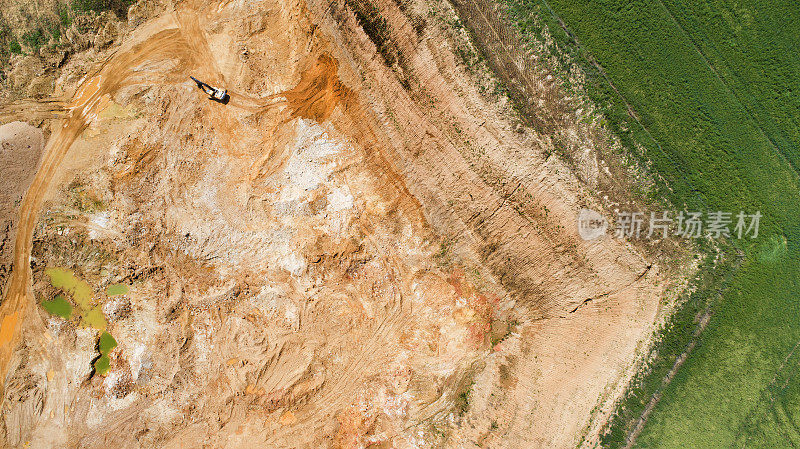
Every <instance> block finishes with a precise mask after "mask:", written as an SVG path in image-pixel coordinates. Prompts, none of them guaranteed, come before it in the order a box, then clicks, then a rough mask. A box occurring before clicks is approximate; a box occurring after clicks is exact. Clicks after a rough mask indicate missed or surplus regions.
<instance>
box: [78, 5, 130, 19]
mask: <svg viewBox="0 0 800 449" xmlns="http://www.w3.org/2000/svg"><path fill="white" fill-rule="evenodd" d="M134 3H135V1H134V0H72V3H70V7H71V8H72V9H73V10H74V11H77V12H88V11H93V12H96V13H101V12H103V11H111V12H113V13H114V14H116V15H117V17H119V18H120V19H124V18H126V17H127V15H128V8H129V7H130V6H131V5H132V4H134Z"/></svg>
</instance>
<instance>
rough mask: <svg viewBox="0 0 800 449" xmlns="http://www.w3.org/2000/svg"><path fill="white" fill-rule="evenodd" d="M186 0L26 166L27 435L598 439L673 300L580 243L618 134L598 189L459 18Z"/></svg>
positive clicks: (61, 122)
mask: <svg viewBox="0 0 800 449" xmlns="http://www.w3.org/2000/svg"><path fill="white" fill-rule="evenodd" d="M162 9H163V11H164V12H163V13H161V14H159V15H158V16H157V17H154V18H152V19H150V20H149V21H147V22H146V23H144V24H142V25H140V26H139V27H138V28H136V29H135V30H134V31H132V32H130V33H129V34H127V35H126V36H125V37H124V39H123V40H122V44H121V45H119V46H118V47H114V48H112V49H109V50H108V51H107V54H106V55H105V60H104V62H102V63H98V64H97V66H96V67H95V69H94V70H93V71H90V72H89V73H88V74H87V76H86V77H84V78H83V79H73V78H70V77H63V78H62V79H61V81H60V82H61V84H60V85H59V86H57V88H58V89H59V91H63V92H65V96H64V98H60V99H56V100H58V101H60V102H62V103H63V104H64V105H66V106H64V107H63V110H62V111H61V112H60V113H59V118H57V119H51V118H48V120H52V122H50V123H51V124H50V128H49V131H50V136H49V139H48V140H47V144H46V146H45V147H44V150H43V153H42V156H41V162H40V164H39V166H38V171H36V175H35V177H33V179H32V180H30V177H31V176H32V173H33V171H32V170H34V169H36V163H35V161H36V160H38V153H37V152H36V151H34V150H33V149H31V150H30V151H29V152H28V153H26V154H27V156H26V158H27V159H25V160H29V161H34V162H30V163H27V165H25V168H24V169H22V168H20V169H14V170H17V171H15V173H17V172H18V173H20V174H19V176H18V177H17V178H14V182H13V183H11V184H13V185H14V186H17V187H16V188H18V189H20V190H19V191H20V192H21V191H23V190H24V189H25V188H27V184H26V183H30V187H29V188H28V189H27V194H26V196H25V198H24V200H23V201H22V202H21V203H20V205H19V208H18V209H19V212H18V216H19V219H18V220H17V222H16V225H15V226H16V229H17V231H16V234H8V232H9V231H8V230H7V231H6V233H7V235H8V237H6V240H4V242H5V241H14V242H16V243H15V246H14V253H13V271H12V272H11V274H10V276H9V277H8V279H7V281H6V282H5V284H6V285H5V292H4V296H3V302H2V304H0V372H1V373H3V374H4V375H5V378H4V382H3V395H4V402H3V409H2V410H3V415H2V416H3V421H2V426H0V427H2V437H3V438H4V441H5V443H6V445H7V446H11V447H17V446H24V445H28V444H29V445H30V447H67V446H68V447H86V448H94V447H341V448H356V447H399V448H403V447H408V448H410V447H565V446H575V445H577V444H580V443H581V442H582V441H583V442H584V443H586V444H590V443H591V442H592V441H593V438H595V437H596V433H597V432H598V429H599V426H600V425H601V424H602V422H603V419H604V417H605V416H607V414H608V413H609V412H610V407H611V405H612V404H613V401H614V400H615V399H616V396H617V395H618V394H619V388H620V386H621V385H623V384H624V382H625V380H626V379H627V378H628V376H629V375H630V373H631V371H632V369H633V368H634V364H635V361H636V360H637V355H638V354H639V351H640V350H641V348H642V347H643V345H644V344H646V340H647V338H648V337H649V336H650V334H651V332H652V330H653V325H654V322H655V320H656V318H657V315H658V313H659V301H660V298H661V297H662V296H663V292H664V289H665V288H666V286H667V285H668V283H669V276H668V273H667V271H666V270H663V269H662V268H661V267H660V266H659V265H658V264H657V263H655V262H654V261H652V260H648V258H646V257H644V256H642V253H640V251H639V250H637V248H635V247H634V246H632V245H630V244H628V243H626V242H621V241H618V240H613V239H603V240H599V241H593V242H585V241H583V240H581V239H580V238H579V236H578V235H577V230H576V226H575V217H576V214H577V211H578V210H579V209H580V208H581V207H593V208H596V209H599V210H605V208H606V207H607V206H605V205H604V204H603V202H602V201H601V199H599V198H595V196H593V195H594V193H593V192H594V190H593V188H592V179H593V178H592V177H593V175H592V173H595V172H596V171H597V170H598V168H597V161H596V160H594V159H592V158H593V152H592V147H591V146H592V145H593V144H594V142H578V143H579V144H582V145H583V144H585V145H586V147H587V149H586V153H585V154H586V160H584V161H583V162H582V164H583V165H582V166H583V167H589V168H588V169H587V170H584V171H583V172H581V173H575V169H574V167H572V166H568V165H567V164H564V163H562V162H561V161H559V159H558V158H557V157H554V156H552V141H551V139H549V137H548V135H546V134H541V133H538V132H535V131H533V130H525V129H519V127H518V126H515V122H514V119H513V114H512V113H511V110H510V108H509V106H508V105H507V104H505V103H504V101H503V100H502V97H500V96H497V95H492V94H490V93H486V92H483V91H482V90H481V81H480V80H479V79H477V78H476V76H477V75H475V73H473V72H470V71H469V70H467V69H466V68H465V66H464V64H463V63H462V62H460V61H459V59H458V56H457V55H456V48H458V47H459V46H462V45H468V44H469V43H468V41H467V40H466V37H465V35H464V34H463V31H459V30H458V29H454V28H453V27H451V26H449V25H448V22H447V20H448V18H450V17H453V11H452V10H451V9H450V8H449V6H448V5H447V4H446V3H436V2H432V3H423V2H419V3H415V2H404V3H403V2H401V3H395V2H390V1H378V2H374V3H363V2H358V1H356V2H344V1H333V2H317V1H311V2H309V3H305V2H304V1H302V0H290V1H287V2H276V1H274V0H263V1H253V2H247V3H245V2H232V1H223V2H194V1H188V2H181V3H177V4H174V5H165V6H163V8H162ZM160 10H161V9H160ZM375 12H378V13H379V16H380V17H383V18H385V21H384V22H380V21H375V20H372V19H370V17H373V16H370V14H372V13H375ZM373 18H374V17H373ZM370 20H372V21H370ZM376 24H377V25H376ZM365 30H366V32H365ZM64 70H65V71H68V70H69V62H68V63H67V66H65V69H64ZM190 74H191V75H194V76H195V77H197V78H199V79H201V80H204V81H207V82H209V83H210V84H212V85H219V86H225V87H226V88H228V89H229V92H230V93H231V101H230V102H229V103H228V104H227V105H222V104H218V103H214V102H211V101H208V99H207V98H205V97H204V96H203V95H202V93H200V92H199V91H198V90H197V89H196V87H195V86H194V84H193V83H192V82H191V81H189V80H188V75H190ZM52 101H55V100H52ZM48 104H50V105H53V104H61V103H57V102H56V103H53V102H51V103H48ZM545 106H546V104H545ZM34 109H35V108H34ZM43 109H46V110H47V114H52V110H51V109H52V108H43ZM4 116H8V115H4ZM8 126H11V125H4V127H3V128H0V134H2V133H3V131H4V129H5V127H8ZM548 132H554V131H552V130H550V131H548ZM559 132H562V133H567V134H568V133H569V132H570V130H569V129H562V130H559ZM0 138H2V136H1V135H0ZM40 145H41V144H40ZM34 147H35V145H34ZM34 147H31V148H34ZM3 148H5V146H4V147H3ZM15 151H16V150H15ZM2 156H3V157H4V158H5V153H3V154H2ZM4 160H5V159H4ZM20 160H21V159H20ZM571 167H572V168H571ZM2 169H3V170H8V168H7V167H5V166H4V167H3V168H2ZM16 195H19V194H18V193H17V194H16ZM12 196H13V195H12ZM9 198H12V197H9ZM9 201H10V200H9ZM15 213H16V212H15ZM9 239H10V240H9ZM5 246H7V245H6V244H5V243H4V246H3V251H7V250H5V249H4V248H5ZM0 254H5V253H0ZM53 267H61V268H67V269H69V270H71V271H72V272H74V274H75V275H76V276H77V277H78V278H80V279H81V280H83V281H85V282H86V284H88V285H89V286H90V288H91V290H92V292H93V295H92V298H91V305H92V306H93V307H98V308H99V309H101V310H102V312H103V315H104V317H105V320H106V324H105V329H104V330H105V331H107V332H109V333H110V334H112V335H113V336H114V339H115V340H116V342H117V343H118V345H117V346H116V347H115V348H113V350H111V352H110V355H109V358H110V369H109V371H108V372H106V373H105V374H101V373H98V372H94V371H93V362H94V361H95V360H96V359H97V358H98V357H99V356H100V354H99V352H98V336H99V334H100V332H101V331H102V330H103V329H98V328H96V327H97V326H95V328H93V327H89V326H87V325H86V324H85V322H84V321H82V320H81V319H79V318H77V317H76V316H74V315H73V317H72V318H70V319H64V318H61V317H56V316H52V315H49V314H48V313H47V312H46V311H45V310H44V309H43V308H42V307H41V303H42V301H43V300H50V299H52V298H53V297H54V296H55V295H56V294H58V293H59V291H58V290H57V289H55V288H54V287H52V286H51V284H50V282H49V278H48V275H47V273H46V271H45V269H46V268H53ZM119 283H121V284H125V285H127V286H129V291H128V292H127V293H125V294H120V295H113V296H109V295H108V294H107V293H106V292H107V290H106V288H107V286H109V285H111V284H119ZM68 293H69V292H68Z"/></svg>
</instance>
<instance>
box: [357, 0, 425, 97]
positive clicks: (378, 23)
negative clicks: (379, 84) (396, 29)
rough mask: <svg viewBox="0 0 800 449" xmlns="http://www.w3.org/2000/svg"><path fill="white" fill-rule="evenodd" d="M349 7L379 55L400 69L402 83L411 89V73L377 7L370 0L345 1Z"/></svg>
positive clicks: (391, 65)
mask: <svg viewBox="0 0 800 449" xmlns="http://www.w3.org/2000/svg"><path fill="white" fill-rule="evenodd" d="M345 2H346V3H347V6H348V7H349V8H350V9H351V10H352V11H353V14H355V16H356V21H357V22H358V24H359V25H360V26H361V28H362V29H363V30H364V33H366V35H367V37H369V39H370V40H371V41H372V43H373V44H375V48H376V49H377V50H378V53H379V54H380V55H381V57H383V60H384V62H386V65H388V66H389V67H392V68H395V69H399V73H398V76H399V79H400V83H401V84H402V85H403V87H405V88H406V89H408V88H410V76H411V72H410V69H409V68H408V65H407V64H406V62H405V58H404V57H403V54H402V53H401V52H400V50H399V49H398V48H397V45H396V44H395V42H394V41H393V40H392V36H391V28H390V25H389V23H388V22H387V21H386V18H385V17H383V16H382V15H381V12H380V10H379V9H378V7H377V6H375V5H374V4H373V3H371V2H370V1H369V0H345Z"/></svg>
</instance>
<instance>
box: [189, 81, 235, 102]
mask: <svg viewBox="0 0 800 449" xmlns="http://www.w3.org/2000/svg"><path fill="white" fill-rule="evenodd" d="M189 78H191V79H192V81H194V82H195V83H197V87H199V88H200V90H202V91H203V92H205V93H206V94H208V98H209V99H211V100H214V101H216V102H217V103H222V104H228V101H229V100H230V99H231V96H230V95H228V91H227V90H225V89H218V88H216V87H213V86H211V85H209V84H206V83H204V82H202V81H200V80H199V79H197V78H195V77H193V76H190V77H189Z"/></svg>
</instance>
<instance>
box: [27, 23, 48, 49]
mask: <svg viewBox="0 0 800 449" xmlns="http://www.w3.org/2000/svg"><path fill="white" fill-rule="evenodd" d="M22 42H23V43H24V44H25V45H27V46H28V48H30V49H31V51H32V52H33V53H36V52H37V51H39V47H41V46H42V45H44V44H45V42H46V39H45V35H44V31H42V29H41V28H36V29H34V30H31V31H28V32H26V33H24V34H23V35H22Z"/></svg>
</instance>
